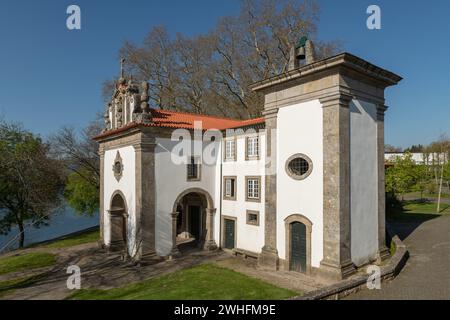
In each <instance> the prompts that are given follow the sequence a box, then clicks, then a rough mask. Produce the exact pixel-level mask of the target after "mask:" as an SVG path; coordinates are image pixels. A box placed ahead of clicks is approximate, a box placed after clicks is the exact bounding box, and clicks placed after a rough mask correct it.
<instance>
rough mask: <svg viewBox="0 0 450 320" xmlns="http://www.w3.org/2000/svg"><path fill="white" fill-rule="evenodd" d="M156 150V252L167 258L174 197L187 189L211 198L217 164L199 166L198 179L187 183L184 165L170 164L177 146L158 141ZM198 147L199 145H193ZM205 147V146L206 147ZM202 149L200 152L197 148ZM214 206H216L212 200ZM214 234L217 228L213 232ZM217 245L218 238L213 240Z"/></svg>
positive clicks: (165, 141)
mask: <svg viewBox="0 0 450 320" xmlns="http://www.w3.org/2000/svg"><path fill="white" fill-rule="evenodd" d="M156 142H157V146H156V148H155V186H156V188H155V189H156V195H155V199H156V222H155V223H156V251H157V253H158V254H159V255H161V256H166V255H168V254H169V253H170V251H171V248H172V222H171V221H172V220H171V216H170V214H171V213H172V211H173V206H174V204H175V201H176V199H177V197H178V196H179V195H180V194H181V193H182V192H184V191H185V190H187V189H190V188H201V189H203V190H205V191H207V192H208V193H209V194H210V196H211V197H212V198H213V199H214V197H215V192H216V186H217V183H216V175H217V166H216V164H213V165H208V164H205V163H202V166H201V180H200V181H187V179H186V177H187V167H186V164H176V163H174V162H173V161H172V158H171V151H172V149H173V148H174V147H175V146H176V145H177V144H178V143H179V142H178V141H171V139H169V138H157V140H156ZM196 144H197V145H201V143H200V142H196ZM205 146H206V144H205ZM200 150H201V149H200ZM214 202H215V203H214V207H215V208H218V205H219V203H218V202H216V201H214ZM218 215H219V210H217V212H216V216H215V218H216V220H215V222H216V224H215V225H216V226H218ZM215 231H217V228H216V230H215ZM215 233H216V232H215ZM216 243H218V239H216Z"/></svg>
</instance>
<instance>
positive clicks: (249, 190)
mask: <svg viewBox="0 0 450 320" xmlns="http://www.w3.org/2000/svg"><path fill="white" fill-rule="evenodd" d="M245 199H246V201H253V202H260V201H261V177H256V176H255V177H245Z"/></svg>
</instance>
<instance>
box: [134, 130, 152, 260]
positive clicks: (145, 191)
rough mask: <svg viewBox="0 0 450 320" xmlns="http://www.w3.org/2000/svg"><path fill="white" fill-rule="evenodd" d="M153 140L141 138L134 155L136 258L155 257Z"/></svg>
mask: <svg viewBox="0 0 450 320" xmlns="http://www.w3.org/2000/svg"><path fill="white" fill-rule="evenodd" d="M155 146H156V145H155V142H154V141H153V139H148V140H147V139H145V137H143V138H141V139H140V141H139V142H138V143H136V144H134V150H135V156H136V194H135V196H136V226H137V230H136V245H137V250H138V254H137V257H136V260H140V259H142V258H153V257H156V250H155V211H156V204H155V196H156V193H155Z"/></svg>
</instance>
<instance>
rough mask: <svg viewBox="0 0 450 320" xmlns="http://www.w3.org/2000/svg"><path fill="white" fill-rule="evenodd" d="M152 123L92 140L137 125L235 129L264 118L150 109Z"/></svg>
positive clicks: (109, 132)
mask: <svg viewBox="0 0 450 320" xmlns="http://www.w3.org/2000/svg"><path fill="white" fill-rule="evenodd" d="M151 113H152V122H151V123H148V124H138V123H135V122H131V123H129V124H127V125H126V126H123V127H121V128H118V129H115V130H110V131H107V132H105V133H103V134H101V135H99V136H97V137H95V138H94V139H100V138H104V137H107V136H110V135H113V134H115V133H119V132H123V131H126V130H128V129H130V128H134V127H137V126H139V125H142V126H146V127H166V128H180V129H194V122H196V121H201V128H202V129H203V130H209V129H217V130H225V129H236V128H241V127H246V126H251V125H257V124H263V123H264V122H265V120H264V118H263V117H261V118H254V119H248V120H236V119H230V118H220V117H215V116H207V115H200V114H194V113H183V112H176V111H169V110H160V109H151Z"/></svg>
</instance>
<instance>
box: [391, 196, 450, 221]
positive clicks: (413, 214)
mask: <svg viewBox="0 0 450 320" xmlns="http://www.w3.org/2000/svg"><path fill="white" fill-rule="evenodd" d="M436 209H437V204H436V203H435V202H421V201H420V200H407V201H403V211H398V212H391V213H388V214H387V215H386V218H387V219H389V220H393V221H395V220H403V219H406V220H409V219H411V218H419V219H428V218H430V219H431V218H436V217H439V216H440V215H443V214H450V204H446V203H441V206H440V212H439V213H437V212H436Z"/></svg>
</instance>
